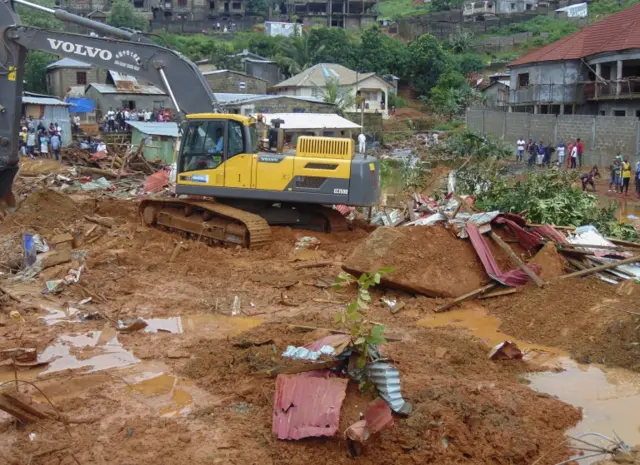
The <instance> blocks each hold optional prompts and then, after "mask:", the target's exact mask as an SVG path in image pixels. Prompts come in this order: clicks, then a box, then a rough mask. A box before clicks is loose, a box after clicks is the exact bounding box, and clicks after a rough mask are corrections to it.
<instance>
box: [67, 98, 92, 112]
mask: <svg viewBox="0 0 640 465" xmlns="http://www.w3.org/2000/svg"><path fill="white" fill-rule="evenodd" d="M66 102H67V103H70V104H71V105H73V106H71V107H69V113H92V112H94V111H96V104H95V102H94V101H93V100H91V99H90V98H80V97H67V99H66Z"/></svg>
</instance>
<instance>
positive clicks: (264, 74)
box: [232, 50, 284, 86]
mask: <svg viewBox="0 0 640 465" xmlns="http://www.w3.org/2000/svg"><path fill="white" fill-rule="evenodd" d="M232 57H234V58H237V59H239V60H240V63H241V64H242V67H243V69H244V72H245V73H246V74H248V75H249V76H253V77H256V78H260V79H264V80H266V81H267V82H268V83H269V86H272V85H274V84H277V83H279V82H280V81H282V80H283V79H284V74H283V73H282V70H281V69H280V66H278V63H276V62H275V61H273V60H269V59H268V58H264V57H261V56H260V55H257V54H255V53H251V52H250V51H249V50H243V51H242V52H240V53H236V54H235V55H232Z"/></svg>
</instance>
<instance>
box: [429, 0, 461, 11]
mask: <svg viewBox="0 0 640 465" xmlns="http://www.w3.org/2000/svg"><path fill="white" fill-rule="evenodd" d="M463 3H464V0H432V2H431V8H432V9H433V10H434V11H445V10H451V9H453V8H458V7H460V6H462V4H463Z"/></svg>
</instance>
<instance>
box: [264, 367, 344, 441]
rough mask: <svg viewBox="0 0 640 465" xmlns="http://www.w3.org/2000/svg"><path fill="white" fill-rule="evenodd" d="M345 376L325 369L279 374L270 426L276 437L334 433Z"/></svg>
mask: <svg viewBox="0 0 640 465" xmlns="http://www.w3.org/2000/svg"><path fill="white" fill-rule="evenodd" d="M347 383H348V380H347V379H346V378H337V377H334V376H331V375H330V374H329V372H328V371H327V370H323V371H316V372H309V373H301V374H298V375H278V377H277V378H276V392H275V399H274V402H273V421H272V430H273V433H274V434H275V435H276V437H277V438H278V439H301V438H307V437H313V436H333V435H334V434H336V431H338V426H339V423H340V409H341V408H342V402H343V401H344V398H345V396H346V391H347Z"/></svg>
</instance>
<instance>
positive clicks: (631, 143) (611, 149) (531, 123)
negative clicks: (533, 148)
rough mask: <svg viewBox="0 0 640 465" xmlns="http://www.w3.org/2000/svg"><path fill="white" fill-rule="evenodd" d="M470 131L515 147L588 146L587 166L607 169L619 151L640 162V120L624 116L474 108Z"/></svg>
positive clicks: (468, 120)
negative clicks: (525, 142) (530, 142)
mask: <svg viewBox="0 0 640 465" xmlns="http://www.w3.org/2000/svg"><path fill="white" fill-rule="evenodd" d="M466 120H467V127H468V128H469V129H470V130H471V131H473V132H476V133H478V134H483V133H484V134H486V135H487V136H493V137H498V138H501V139H503V140H504V141H505V142H507V143H509V144H512V145H513V147H514V151H515V143H516V141H517V140H518V139H519V138H521V137H523V138H525V139H536V140H538V141H540V140H542V141H543V142H544V143H545V144H549V143H553V144H554V145H556V144H558V143H559V142H561V141H562V142H565V143H566V142H568V141H569V140H571V141H575V140H576V139H578V138H580V139H581V140H582V142H583V143H584V147H585V149H584V150H585V156H584V160H583V161H584V164H586V165H598V166H600V167H601V168H602V167H606V166H608V165H609V163H610V162H611V159H612V158H613V157H614V156H615V155H616V153H617V152H618V150H620V151H621V152H622V154H623V155H629V158H630V160H631V161H632V162H633V163H634V164H635V161H636V160H639V159H640V119H638V118H634V117H621V116H590V115H558V116H556V115H534V114H530V113H508V112H504V111H496V110H483V109H475V108H470V109H468V110H467V116H466Z"/></svg>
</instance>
